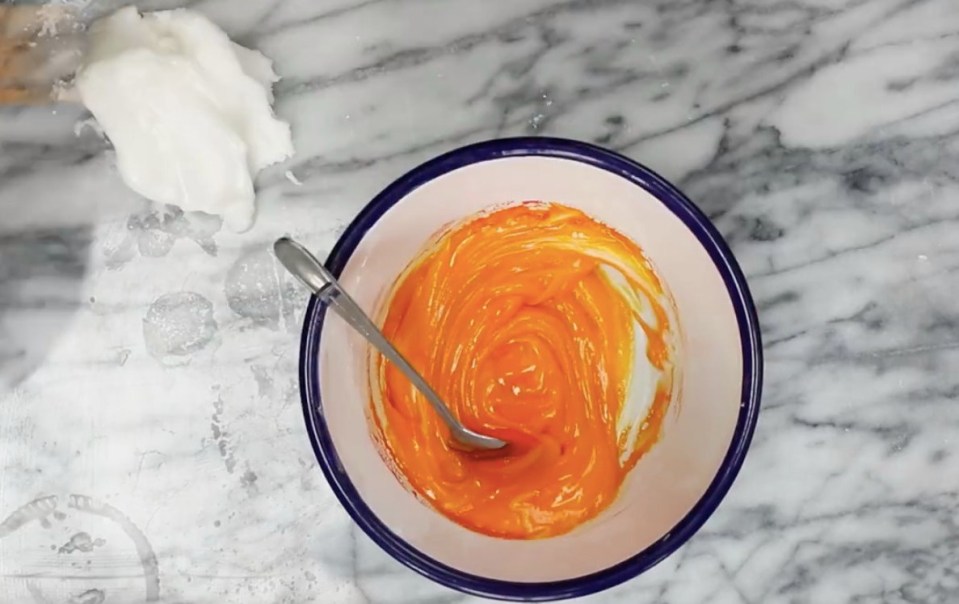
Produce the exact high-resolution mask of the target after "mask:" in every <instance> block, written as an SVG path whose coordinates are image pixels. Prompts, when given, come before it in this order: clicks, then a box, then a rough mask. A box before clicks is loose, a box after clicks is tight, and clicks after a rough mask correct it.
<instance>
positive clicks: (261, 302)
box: [224, 248, 307, 329]
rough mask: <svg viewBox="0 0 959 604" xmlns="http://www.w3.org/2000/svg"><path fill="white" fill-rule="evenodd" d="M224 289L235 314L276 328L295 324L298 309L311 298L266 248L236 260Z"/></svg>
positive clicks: (227, 276)
mask: <svg viewBox="0 0 959 604" xmlns="http://www.w3.org/2000/svg"><path fill="white" fill-rule="evenodd" d="M224 291H225V293H226V300H227V304H229V306H230V309H231V310H232V311H233V312H234V313H236V314H237V315H239V316H241V317H244V318H246V319H250V320H252V321H253V323H254V324H256V325H264V326H267V327H271V328H273V329H277V328H280V327H284V328H285V327H289V326H292V325H294V324H295V322H294V320H293V317H294V315H295V313H296V309H297V308H299V307H301V306H302V305H303V303H304V302H305V300H306V297H307V294H306V292H305V291H304V290H302V288H300V287H298V286H297V284H296V283H295V282H294V281H293V280H292V278H288V277H287V276H286V272H285V271H284V270H283V268H282V267H281V266H280V264H279V262H277V260H276V259H275V258H274V257H273V254H272V253H270V252H269V251H268V249H266V248H257V249H255V250H252V251H249V252H247V253H245V254H243V255H242V256H240V258H238V259H237V261H236V262H235V263H233V266H231V267H230V270H229V271H228V272H227V275H226V284H225V286H224Z"/></svg>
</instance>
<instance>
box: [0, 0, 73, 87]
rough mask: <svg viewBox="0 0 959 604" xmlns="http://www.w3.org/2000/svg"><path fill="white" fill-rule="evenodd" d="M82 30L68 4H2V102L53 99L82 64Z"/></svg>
mask: <svg viewBox="0 0 959 604" xmlns="http://www.w3.org/2000/svg"><path fill="white" fill-rule="evenodd" d="M82 29H83V27H82V25H81V24H80V23H79V21H78V20H77V19H76V13H75V11H74V10H73V9H71V8H70V7H68V6H58V5H41V6H26V5H14V6H0V105H2V104H27V103H44V102H50V101H51V100H52V99H51V92H52V88H53V84H54V83H55V82H57V81H58V80H60V79H62V78H64V77H69V76H70V75H71V74H72V72H73V70H74V69H76V66H77V64H78V63H79V59H80V55H81V52H80V46H79V45H78V44H77V42H76V39H77V38H78V34H81V33H82ZM70 55H75V57H70ZM54 58H56V60H54Z"/></svg>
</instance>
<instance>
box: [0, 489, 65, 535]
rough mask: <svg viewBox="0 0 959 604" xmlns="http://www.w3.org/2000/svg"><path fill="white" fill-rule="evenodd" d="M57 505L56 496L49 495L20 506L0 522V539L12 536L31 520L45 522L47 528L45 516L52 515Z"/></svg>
mask: <svg viewBox="0 0 959 604" xmlns="http://www.w3.org/2000/svg"><path fill="white" fill-rule="evenodd" d="M57 503H58V500H57V496H56V495H49V496H47V497H38V498H37V499H34V500H33V501H31V502H30V503H27V504H25V505H22V506H20V507H19V508H17V509H16V510H14V511H13V513H12V514H10V515H9V516H7V518H6V519H4V521H3V522H0V539H3V538H4V537H7V536H8V535H11V534H13V533H14V532H15V531H17V530H18V529H20V527H22V526H23V525H25V524H27V523H29V522H31V521H33V520H39V521H41V522H43V521H46V523H47V526H49V524H50V523H49V521H48V520H47V516H49V515H50V514H51V513H53V511H54V509H56V507H57Z"/></svg>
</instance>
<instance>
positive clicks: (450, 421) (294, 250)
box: [273, 237, 506, 451]
mask: <svg viewBox="0 0 959 604" xmlns="http://www.w3.org/2000/svg"><path fill="white" fill-rule="evenodd" d="M273 251H274V253H275V254H276V257H277V259H279V261H280V263H281V264H282V265H283V266H284V268H286V270H288V271H289V272H290V273H291V274H292V275H293V276H294V277H296V278H297V279H299V281H300V282H301V283H303V285H305V286H307V287H308V288H310V290H311V291H312V292H313V293H314V294H315V295H316V297H317V298H318V299H319V300H320V302H322V303H323V304H326V305H327V306H328V307H329V308H331V309H333V311H334V312H335V313H336V314H338V315H340V317H342V318H343V320H345V321H346V322H347V323H348V324H349V325H350V326H351V327H352V328H353V329H355V330H356V331H357V332H358V333H360V334H361V335H362V336H363V337H364V338H366V340H367V341H368V342H369V343H370V344H372V345H373V346H374V347H375V348H376V349H377V350H379V351H380V353H381V354H382V355H383V356H384V357H386V358H387V359H388V360H389V361H390V362H391V363H393V364H394V365H396V367H397V368H398V369H399V370H400V371H402V372H403V374H404V375H405V376H406V377H407V378H408V379H409V380H410V382H411V383H412V384H413V386H415V387H416V389H417V390H419V391H420V392H421V393H422V394H423V396H424V397H426V400H427V401H429V403H430V405H432V407H433V409H435V410H436V413H437V414H439V416H440V418H441V419H442V420H443V421H444V422H445V423H446V425H447V426H449V429H450V434H451V435H452V437H453V444H454V445H456V448H457V449H460V450H465V451H473V450H497V449H502V448H503V447H505V446H506V442H505V441H502V440H500V439H498V438H494V437H492V436H486V435H485V434H480V433H479V432H474V431H473V430H470V429H469V428H467V427H466V426H464V425H463V424H462V423H460V421H459V420H458V419H456V416H454V415H453V413H452V412H451V411H450V410H449V407H448V406H447V405H446V403H444V402H443V399H441V398H440V396H439V395H438V394H437V393H436V391H434V390H433V388H432V387H431V386H430V385H429V384H428V383H427V382H426V380H425V379H423V376H421V375H420V373H419V372H418V371H416V369H415V368H414V367H413V366H412V365H411V364H410V363H409V361H407V360H406V357H404V356H403V355H402V354H401V353H400V351H399V350H397V349H396V347H395V346H393V345H392V344H391V343H390V342H389V340H387V339H386V336H384V335H383V332H381V331H380V330H379V328H378V327H377V326H376V324H375V323H373V321H372V320H371V319H370V318H369V317H368V316H367V315H366V313H365V312H363V309H362V308H360V306H359V305H358V304H357V303H356V302H355V301H354V300H353V299H352V298H351V297H350V296H349V294H347V293H346V291H345V290H344V289H343V288H342V287H341V286H340V284H339V282H337V280H336V277H334V276H333V274H332V273H330V271H328V270H327V269H326V267H325V266H323V263H321V262H320V261H319V260H318V259H317V258H316V256H314V255H313V254H312V253H310V251H309V250H307V249H306V248H305V247H303V246H302V245H300V244H299V243H297V242H296V241H293V240H292V239H290V238H289V237H281V238H280V239H277V240H276V243H274V244H273Z"/></svg>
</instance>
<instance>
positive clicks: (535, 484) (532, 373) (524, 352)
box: [373, 203, 672, 539]
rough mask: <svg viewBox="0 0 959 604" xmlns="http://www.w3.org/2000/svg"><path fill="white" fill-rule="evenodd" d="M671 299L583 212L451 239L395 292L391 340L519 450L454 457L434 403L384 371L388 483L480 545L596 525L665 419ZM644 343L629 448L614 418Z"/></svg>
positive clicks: (482, 225) (631, 249)
mask: <svg viewBox="0 0 959 604" xmlns="http://www.w3.org/2000/svg"><path fill="white" fill-rule="evenodd" d="M663 300H665V294H664V292H663V288H662V285H661V284H660V282H659V279H658V278H657V277H656V275H655V274H654V273H653V271H652V268H651V267H650V265H649V263H648V262H647V261H646V260H645V258H644V256H643V254H642V252H641V250H640V249H639V248H638V247H637V246H636V245H635V244H634V243H632V242H631V241H630V240H628V239H626V238H625V237H623V236H622V235H620V234H619V233H617V232H616V231H614V230H612V229H610V228H609V227H606V226H604V225H602V224H600V223H598V222H596V221H594V220H592V219H591V218H589V217H588V216H586V215H585V214H583V213H581V212H579V211H578V210H574V209H572V208H568V207H565V206H562V205H558V204H543V203H526V204H521V205H515V206H510V207H506V208H504V209H500V210H497V211H494V212H491V213H488V214H483V215H481V216H479V217H477V218H474V219H472V220H469V221H466V222H464V223H460V224H458V225H454V226H453V227H452V228H451V229H449V230H447V231H446V232H445V233H444V234H442V235H441V236H440V237H439V239H437V240H436V241H435V242H433V243H432V244H431V245H430V246H429V247H428V248H427V249H426V250H424V251H423V253H422V255H421V256H420V257H418V258H417V259H416V260H415V261H414V262H413V263H412V264H411V265H410V267H409V268H408V269H407V270H406V271H405V272H404V274H403V275H402V276H401V277H400V278H399V280H398V281H397V283H396V284H395V286H394V289H393V292H392V295H391V297H390V299H389V301H388V304H387V307H386V318H385V322H384V327H383V330H384V332H385V333H386V335H387V337H388V338H390V339H391V340H392V341H393V342H394V344H395V345H396V346H397V348H399V350H400V351H401V352H403V353H404V354H405V355H406V356H407V358H408V359H409V360H410V362H411V363H412V364H413V365H414V366H415V367H416V368H417V369H418V370H419V371H420V372H421V373H422V374H423V375H424V377H425V378H426V379H427V381H429V382H430V383H431V384H432V385H433V387H434V388H435V389H436V391H437V392H438V393H439V394H440V396H442V397H443V398H444V400H445V401H446V402H447V404H449V405H450V406H451V407H452V408H453V410H454V413H455V414H456V415H457V416H458V417H459V418H460V420H461V421H462V422H463V423H464V424H465V425H466V426H467V427H469V428H471V429H474V430H476V431H478V432H482V433H484V434H490V435H493V436H496V437H498V438H501V439H504V440H506V441H508V442H509V443H510V444H509V445H508V447H507V448H506V449H505V450H503V451H500V452H495V453H490V452H485V453H464V452H461V451H458V450H456V449H455V448H452V447H451V446H450V440H449V439H450V436H449V432H448V430H447V429H446V428H445V426H444V425H443V423H442V421H441V420H440V419H439V418H438V417H437V416H436V414H435V413H434V412H433V410H432V409H431V408H430V407H429V405H428V403H427V402H426V401H425V400H424V399H423V398H422V396H421V395H420V394H419V393H418V392H416V391H415V390H414V389H413V387H412V386H411V385H410V383H409V381H407V380H406V378H405V377H403V375H402V374H401V373H400V372H399V371H398V370H396V368H394V367H393V366H392V365H390V364H389V363H388V362H386V361H384V360H383V359H382V358H381V357H376V360H375V361H374V363H373V371H374V380H375V381H376V382H378V384H379V393H378V394H379V397H380V401H381V403H382V404H381V406H380V407H379V408H380V412H379V413H377V412H374V413H373V415H374V417H375V418H376V421H375V431H376V434H377V436H378V438H379V440H380V442H381V444H382V445H383V446H384V447H385V449H386V453H387V455H388V457H389V458H390V459H391V461H392V462H393V465H394V470H395V471H396V472H397V473H398V474H399V475H400V476H401V479H402V480H404V481H405V482H406V483H407V484H408V486H409V487H411V488H412V489H413V490H414V491H415V492H416V493H418V494H419V495H420V496H421V497H422V498H423V499H425V500H426V501H427V502H429V504H430V505H432V506H433V507H434V508H435V509H436V510H438V511H439V512H441V513H443V514H445V515H446V516H448V517H449V518H451V519H452V520H454V521H456V522H458V523H460V524H461V525H463V526H465V527H467V528H470V529H472V530H475V531H478V532H480V533H484V534H487V535H493V536H498V537H505V538H515V539H529V538H539V537H548V536H552V535H559V534H562V533H565V532H567V531H570V530H572V529H573V528H575V527H576V526H577V525H579V524H581V523H582V522H584V521H586V520H588V519H590V518H593V517H594V516H596V515H597V514H598V513H599V512H600V511H602V510H603V509H604V508H605V507H607V506H608V505H609V504H610V503H611V502H612V501H613V500H614V499H615V497H616V495H617V493H618V491H619V488H620V486H621V485H622V483H623V479H624V478H625V476H626V474H627V473H628V472H629V470H630V469H632V467H633V466H634V465H635V464H636V462H637V460H638V459H639V458H640V457H641V456H642V455H643V454H644V453H645V452H646V451H648V450H649V448H650V447H651V446H652V445H653V444H654V443H655V442H656V439H657V438H658V435H659V431H660V426H661V423H662V420H663V417H664V415H665V412H666V410H667V407H668V405H669V401H670V394H671V393H670V389H671V375H672V372H671V367H672V358H671V355H672V346H671V344H670V341H671V340H670V321H669V314H668V313H667V312H666V308H665V305H664V303H663ZM637 329H641V330H642V332H643V334H644V335H645V341H646V346H645V356H646V359H639V360H640V361H642V362H645V363H649V364H651V365H652V366H653V367H655V368H656V369H658V370H659V372H657V373H656V374H655V375H659V376H660V377H659V378H658V383H656V384H655V385H654V386H653V387H652V390H651V391H652V392H653V393H654V394H653V395H652V401H651V404H649V406H648V412H647V413H646V414H645V415H644V416H643V417H640V418H638V420H637V421H640V422H645V426H644V428H643V429H642V430H640V431H638V436H636V437H635V438H628V437H627V435H626V431H622V430H621V429H620V428H619V427H618V426H617V419H618V418H619V416H620V411H621V409H622V408H623V405H624V402H625V400H626V397H627V393H628V389H629V386H630V379H631V377H632V373H633V362H634V355H635V354H636V352H635V351H634V339H635V337H636V336H637V333H636V330H637ZM376 408H377V405H376V404H375V403H374V409H376ZM644 409H647V407H644ZM627 441H631V442H627Z"/></svg>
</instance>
